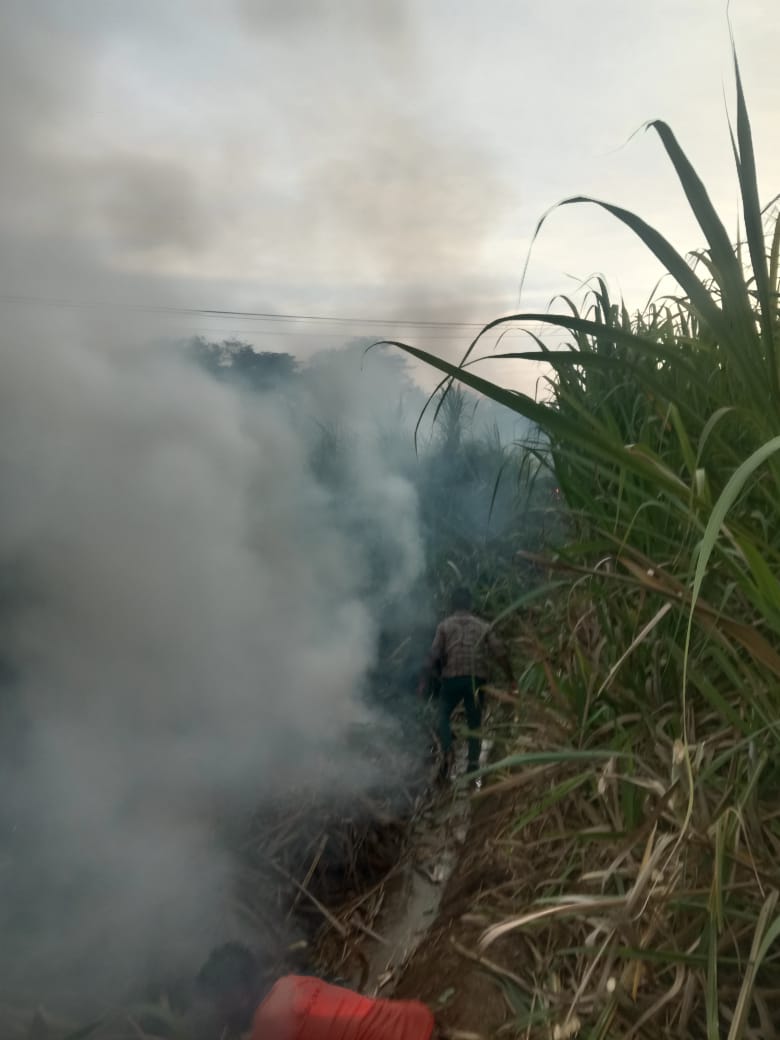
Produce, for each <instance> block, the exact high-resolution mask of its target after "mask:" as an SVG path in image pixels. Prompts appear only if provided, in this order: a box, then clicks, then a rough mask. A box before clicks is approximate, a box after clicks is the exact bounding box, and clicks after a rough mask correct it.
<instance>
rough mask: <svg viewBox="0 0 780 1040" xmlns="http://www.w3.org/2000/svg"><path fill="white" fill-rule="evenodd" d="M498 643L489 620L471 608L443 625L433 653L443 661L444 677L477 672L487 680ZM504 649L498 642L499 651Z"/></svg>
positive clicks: (445, 621)
mask: <svg viewBox="0 0 780 1040" xmlns="http://www.w3.org/2000/svg"><path fill="white" fill-rule="evenodd" d="M497 643H498V641H497V640H496V638H495V637H494V636H493V634H492V633H491V632H490V625H489V624H488V623H487V621H483V619H482V618H480V617H477V615H476V614H472V613H470V612H469V611H465V610H458V611H456V612H455V613H454V614H450V616H449V617H446V618H445V619H444V620H443V621H442V622H441V623H440V624H439V627H438V628H437V629H436V636H435V638H434V641H433V647H432V653H433V655H434V656H437V657H438V658H439V661H440V662H441V674H442V677H443V678H445V679H446V678H452V677H454V676H459V675H474V676H480V677H481V678H483V679H484V678H486V677H487V675H488V670H489V668H490V655H491V653H495V652H496V649H497V646H496V644H497ZM500 649H501V647H500V644H498V651H499V652H500Z"/></svg>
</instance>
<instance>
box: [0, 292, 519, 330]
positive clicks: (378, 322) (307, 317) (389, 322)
mask: <svg viewBox="0 0 780 1040" xmlns="http://www.w3.org/2000/svg"><path fill="white" fill-rule="evenodd" d="M0 301H3V302H6V303H21V304H32V305H35V306H41V307H64V308H68V309H72V310H129V311H136V312H141V313H147V314H170V315H198V316H199V317H206V318H208V317H211V318H238V319H243V320H247V321H265V322H272V323H284V322H288V323H289V322H322V323H326V324H332V325H347V326H350V325H351V326H355V325H358V326H366V325H370V326H381V327H384V328H387V327H390V328H413V329H428V328H430V329H481V328H484V326H485V324H487V323H486V322H478V321H437V320H431V319H421V320H419V321H416V320H413V319H410V318H362V317H356V316H354V315H333V314H283V313H280V312H276V311H240V310H227V309H225V308H217V307H171V306H163V305H154V304H137V303H111V302H101V301H91V300H68V299H59V298H56V297H47V296H30V295H22V294H15V295H13V294H5V293H2V294H0ZM517 325H518V326H521V323H520V322H518V323H517Z"/></svg>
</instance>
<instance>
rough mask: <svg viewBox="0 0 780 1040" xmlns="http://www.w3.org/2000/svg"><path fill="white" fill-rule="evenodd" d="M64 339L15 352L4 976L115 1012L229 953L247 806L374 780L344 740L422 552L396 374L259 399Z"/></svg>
mask: <svg viewBox="0 0 780 1040" xmlns="http://www.w3.org/2000/svg"><path fill="white" fill-rule="evenodd" d="M62 324H67V323H61V325H60V338H59V339H58V340H57V341H56V344H55V343H54V341H53V340H51V339H50V338H49V337H50V336H51V334H52V328H51V324H50V323H49V322H46V323H43V324H41V325H40V326H39V327H35V326H33V324H32V323H30V322H27V323H25V325H24V327H23V328H22V327H20V328H18V330H17V331H16V335H9V333H8V330H7V329H6V331H5V332H4V334H3V340H4V342H3V357H4V365H3V368H4V372H3V380H2V386H1V387H0V480H1V481H2V486H3V491H4V495H3V501H4V505H3V509H2V511H0V581H2V608H3V626H2V634H1V635H0V653H1V654H2V663H3V675H4V680H5V681H4V683H3V687H2V710H3V716H4V720H3V743H4V748H3V752H4V753H3V784H2V793H1V794H0V812H1V813H2V826H3V831H4V834H3V862H2V870H1V871H0V906H2V910H0V913H1V914H2V919H0V934H2V936H3V940H2V951H1V952H2V970H1V971H0V974H1V975H2V978H3V989H4V990H6V991H10V992H12V993H14V994H15V995H20V994H26V993H29V994H30V995H35V994H36V993H38V992H40V991H41V990H43V991H49V990H50V989H51V987H52V986H55V984H56V986H55V988H56V989H57V991H58V992H69V991H71V990H83V989H85V988H86V989H90V988H92V987H95V988H96V989H99V990H100V992H101V994H102V995H103V996H104V997H105V996H107V995H111V994H112V993H113V994H115V993H117V992H121V990H122V987H123V986H124V985H126V984H127V983H128V982H130V981H131V980H134V979H136V978H138V977H142V976H144V975H146V974H148V972H149V970H151V968H152V967H153V965H154V964H159V963H165V964H166V966H170V964H171V963H175V964H180V965H181V966H182V967H183V968H184V967H192V966H193V961H196V960H197V958H198V957H200V956H201V955H202V954H203V952H204V951H205V950H206V949H207V946H208V943H209V942H210V941H211V940H213V939H217V938H220V937H221V936H223V935H224V934H225V932H226V931H227V930H229V928H230V923H229V920H228V919H227V917H226V915H228V912H229V889H230V884H229V878H230V871H231V863H230V861H229V860H228V859H227V858H226V854H225V853H224V852H223V851H222V850H221V849H220V847H219V846H218V845H217V844H215V841H214V837H213V834H214V824H215V820H218V819H219V815H220V813H223V812H224V811H226V807H230V808H231V810H232V809H236V808H238V807H242V806H243V807H249V806H252V805H255V804H258V803H259V802H260V801H262V800H265V799H268V798H270V797H272V795H273V792H274V791H277V790H289V789H290V788H291V787H295V786H297V785H308V786H311V785H320V786H322V787H324V788H327V789H329V790H332V791H333V792H334V793H339V794H341V795H343V794H344V793H345V792H349V791H350V790H352V789H355V788H360V787H363V786H365V785H366V784H368V783H370V782H374V781H376V777H372V776H371V773H370V766H369V765H368V760H367V759H366V758H365V756H362V757H361V756H359V755H357V754H354V755H352V756H350V755H349V754H348V752H347V751H346V747H347V744H346V741H345V737H346V735H347V733H348V731H350V730H353V729H355V728H356V727H358V728H360V727H362V728H364V729H368V730H369V731H370V729H371V727H373V726H375V725H376V717H375V715H374V714H373V713H372V709H371V708H370V707H369V704H368V701H367V699H366V697H365V696H364V695H365V693H366V686H367V677H368V675H369V672H370V670H371V668H372V666H373V665H374V661H375V656H376V647H377V639H378V633H379V629H380V626H381V623H382V613H383V611H384V610H385V609H386V608H387V607H388V606H389V605H390V604H396V605H398V604H401V603H403V602H404V597H405V596H407V595H408V594H409V592H410V591H411V589H412V587H413V586H414V584H415V582H416V581H417V579H418V578H419V577H420V574H421V569H422V565H423V554H422V544H421V538H420V532H419V525H418V518H417V501H416V495H415V492H414V489H413V487H412V485H411V483H410V482H409V480H408V479H406V477H405V476H404V475H403V474H402V472H401V460H400V458H399V457H396V453H395V449H396V447H397V446H398V445H400V444H401V442H402V437H401V435H400V431H399V430H397V429H396V430H395V431H393V432H392V436H391V437H385V438H384V440H380V438H379V436H378V434H379V430H380V427H381V417H382V415H385V416H387V417H389V416H390V415H392V414H395V412H397V409H398V403H399V396H400V391H401V388H402V377H401V374H400V371H399V368H398V366H397V365H390V364H388V363H387V362H384V361H383V360H382V358H381V357H379V356H377V357H376V358H375V359H374V358H371V359H370V360H369V361H368V363H367V364H366V365H365V366H364V367H363V370H362V371H361V368H360V366H359V365H354V364H353V360H354V359H353V358H349V359H348V360H347V359H346V358H345V359H339V358H334V359H331V360H330V361H329V362H328V361H323V362H321V363H320V364H319V366H317V368H316V371H313V372H312V373H310V374H309V376H308V377H307V378H302V379H300V380H298V381H296V382H295V383H294V385H291V386H290V387H289V388H288V391H287V392H282V391H277V392H274V393H270V392H269V393H266V394H261V395H258V394H256V393H251V394H250V393H248V392H245V391H241V390H240V389H238V388H236V387H235V386H233V385H229V384H227V383H225V382H224V381H218V380H216V379H214V378H213V377H212V375H210V374H209V373H207V372H206V371H205V370H204V369H203V368H202V367H200V366H198V365H197V364H195V363H194V361H192V360H190V359H188V357H187V355H186V354H185V353H183V352H182V351H180V350H179V351H177V350H172V349H169V348H164V347H160V346H156V347H145V346H142V345H139V344H138V343H132V342H128V343H126V345H125V346H122V347H118V346H115V345H109V344H108V343H107V342H106V341H105V340H102V338H101V337H99V336H97V335H95V334H94V332H93V335H92V338H91V339H90V338H83V337H82V335H81V334H80V332H79V330H78V329H76V328H71V329H70V330H67V329H65V330H63V329H62ZM396 389H397V390H398V393H396V392H395V390H396ZM358 390H359V392H356V391H358ZM327 429H331V430H334V431H343V433H344V436H341V437H340V438H339V440H338V453H339V458H338V459H335V458H333V457H330V458H329V459H328V458H324V457H323V454H322V453H323V451H326V452H327V439H326V440H325V441H323V430H327ZM407 449H408V453H411V451H412V449H411V441H410V440H409V439H407ZM332 450H335V449H332ZM331 456H332V451H331ZM328 462H330V463H331V465H332V466H333V467H336V468H337V470H338V474H337V476H338V481H334V479H330V480H328V479H325V476H324V475H323V470H324V467H325V465H326V463H328ZM318 471H319V472H318ZM384 725H387V721H385V723H384ZM401 751H402V748H401V746H400V742H399V755H400V754H401ZM399 762H400V759H399Z"/></svg>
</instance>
